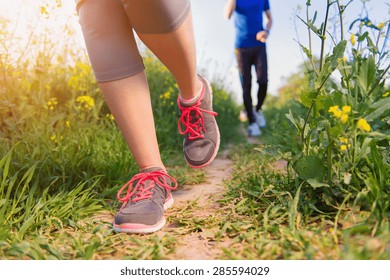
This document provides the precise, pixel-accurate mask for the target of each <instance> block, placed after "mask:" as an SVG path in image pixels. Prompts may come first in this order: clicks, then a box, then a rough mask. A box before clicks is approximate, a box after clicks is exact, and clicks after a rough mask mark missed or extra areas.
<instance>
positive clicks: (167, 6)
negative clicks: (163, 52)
mask: <svg viewBox="0 0 390 280" xmlns="http://www.w3.org/2000/svg"><path fill="white" fill-rule="evenodd" d="M122 2H123V6H124V7H125V10H126V13H127V15H128V17H129V19H130V21H131V24H132V25H133V28H134V30H135V31H136V32H137V33H145V34H163V33H169V32H172V31H174V30H175V29H176V28H178V27H179V26H180V25H181V23H182V22H183V21H184V20H185V18H186V17H187V15H188V14H189V12H190V9H191V6H190V1H189V0H122Z"/></svg>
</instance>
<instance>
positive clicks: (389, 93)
mask: <svg viewBox="0 0 390 280" xmlns="http://www.w3.org/2000/svg"><path fill="white" fill-rule="evenodd" d="M389 95H390V91H387V92H385V93H384V94H383V95H382V96H383V97H388V96H389Z"/></svg>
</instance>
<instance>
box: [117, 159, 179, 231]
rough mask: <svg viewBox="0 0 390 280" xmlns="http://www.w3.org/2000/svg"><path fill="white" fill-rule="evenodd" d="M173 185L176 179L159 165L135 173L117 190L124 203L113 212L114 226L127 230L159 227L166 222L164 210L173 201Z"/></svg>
mask: <svg viewBox="0 0 390 280" xmlns="http://www.w3.org/2000/svg"><path fill="white" fill-rule="evenodd" d="M176 188H177V182H176V180H175V179H173V178H172V177H171V176H169V175H168V174H167V173H166V172H165V171H164V170H163V169H161V168H158V167H153V168H148V169H146V170H144V171H142V172H141V173H139V174H137V175H135V176H134V177H133V178H132V179H131V180H130V181H129V182H128V183H126V184H125V185H124V186H122V188H121V189H120V190H119V191H118V194H117V198H118V200H119V201H121V202H123V205H122V207H121V208H120V210H119V211H118V213H117V214H116V216H115V220H114V229H115V230H116V231H117V232H127V233H151V232H155V231H158V230H159V229H161V228H162V227H163V226H164V225H165V223H166V220H165V217H164V210H166V209H168V208H169V207H171V206H172V205H173V197H172V194H171V191H172V190H174V189H176ZM124 193H125V195H122V194H124Z"/></svg>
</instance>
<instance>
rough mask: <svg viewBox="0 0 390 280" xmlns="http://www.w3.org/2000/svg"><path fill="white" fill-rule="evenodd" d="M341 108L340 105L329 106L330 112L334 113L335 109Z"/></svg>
mask: <svg viewBox="0 0 390 280" xmlns="http://www.w3.org/2000/svg"><path fill="white" fill-rule="evenodd" d="M338 109H339V106H338V105H335V106H332V107H330V108H329V110H328V112H329V113H334V112H335V111H337V110H338Z"/></svg>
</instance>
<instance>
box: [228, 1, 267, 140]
mask: <svg viewBox="0 0 390 280" xmlns="http://www.w3.org/2000/svg"><path fill="white" fill-rule="evenodd" d="M264 13H265V15H266V18H267V23H266V25H265V28H263V14H264ZM232 15H233V16H234V26H235V30H236V39H235V54H236V57H237V63H238V68H239V73H240V80H241V86H242V90H243V100H244V106H245V111H246V113H247V116H248V121H249V126H248V135H249V136H259V135H260V134H261V131H260V128H261V127H265V125H266V121H265V118H264V116H263V113H262V111H261V110H262V105H263V103H264V100H265V97H266V95H267V87H268V62H267V52H266V41H267V38H268V36H269V34H270V29H271V27H272V17H271V12H270V5H269V1H268V0H227V3H226V5H225V8H224V16H225V18H226V19H230V18H231V16H232ZM252 65H254V66H255V70H256V75H257V83H258V85H259V88H258V91H257V105H256V106H255V108H253V103H252V96H251V89H252V73H251V70H252Z"/></svg>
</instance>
